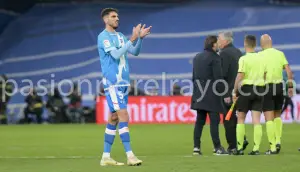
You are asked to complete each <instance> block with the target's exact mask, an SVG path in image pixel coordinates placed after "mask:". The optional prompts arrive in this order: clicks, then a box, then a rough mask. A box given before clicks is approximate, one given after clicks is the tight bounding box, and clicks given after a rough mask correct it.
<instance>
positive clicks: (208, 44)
mask: <svg viewBox="0 0 300 172" xmlns="http://www.w3.org/2000/svg"><path fill="white" fill-rule="evenodd" d="M217 41H218V37H217V36H215V35H209V36H207V37H206V39H205V42H204V49H212V48H213V47H214V44H215V43H217Z"/></svg>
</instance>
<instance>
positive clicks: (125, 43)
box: [98, 8, 151, 166]
mask: <svg viewBox="0 0 300 172" xmlns="http://www.w3.org/2000/svg"><path fill="white" fill-rule="evenodd" d="M101 16H102V19H103V21H104V23H105V29H104V30H103V31H102V32H101V33H100V34H99V35H98V51H99V55H100V63H101V69H102V72H103V85H104V90H105V95H106V100H107V103H108V106H109V108H110V111H111V114H112V115H111V116H109V118H108V124H107V126H106V130H105V137H104V152H103V155H102V159H101V162H100V165H101V166H106V165H124V163H120V162H117V161H115V160H114V159H112V158H111V157H110V152H111V147H112V144H113V142H114V139H115V135H116V128H117V125H118V126H119V135H120V138H121V140H122V143H123V145H124V149H125V151H126V154H127V165H131V166H136V165H141V164H142V161H141V160H139V159H138V158H137V157H136V156H135V155H134V153H133V152H132V149H131V145H130V135H129V129H128V122H129V115H128V112H127V100H128V95H127V94H128V92H129V90H128V87H129V86H130V80H129V67H128V57H127V54H128V53H130V54H132V55H135V56H137V55H139V52H140V49H141V45H142V41H143V38H145V37H146V36H147V35H148V34H150V29H151V26H150V27H147V28H145V25H143V27H141V24H138V25H137V26H136V27H133V30H132V36H131V38H130V40H127V38H126V37H125V36H124V35H123V34H122V33H120V32H116V29H117V28H118V25H119V17H118V11H117V9H114V8H106V9H103V10H102V12H101Z"/></svg>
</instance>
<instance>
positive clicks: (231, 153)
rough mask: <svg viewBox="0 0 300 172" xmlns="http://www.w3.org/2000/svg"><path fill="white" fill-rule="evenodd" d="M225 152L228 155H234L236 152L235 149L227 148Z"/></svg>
mask: <svg viewBox="0 0 300 172" xmlns="http://www.w3.org/2000/svg"><path fill="white" fill-rule="evenodd" d="M227 152H228V154H229V155H236V154H237V149H227Z"/></svg>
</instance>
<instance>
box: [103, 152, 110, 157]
mask: <svg viewBox="0 0 300 172" xmlns="http://www.w3.org/2000/svg"><path fill="white" fill-rule="evenodd" d="M109 157H110V153H107V152H103V155H102V158H109Z"/></svg>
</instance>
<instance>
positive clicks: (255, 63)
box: [232, 35, 266, 155]
mask: <svg viewBox="0 0 300 172" xmlns="http://www.w3.org/2000/svg"><path fill="white" fill-rule="evenodd" d="M244 46H245V50H246V55H244V56H242V57H241V58H240V60H239V69H238V74H237V77H236V80H235V84H234V90H233V92H232V96H233V101H234V102H235V101H237V103H236V106H237V110H238V124H237V133H236V134H237V142H238V146H237V149H238V151H237V155H243V154H244V151H243V149H242V148H243V142H244V136H245V118H246V114H247V112H248V111H251V115H252V122H253V124H254V148H253V151H252V152H250V153H249V155H258V154H259V146H260V143H261V137H262V126H261V124H260V116H261V111H262V104H263V93H264V91H265V81H264V79H265V71H266V69H265V63H262V60H261V58H260V57H259V56H258V54H257V53H256V52H255V47H256V38H255V36H253V35H247V36H246V37H245V39H244ZM240 84H241V87H240ZM237 97H238V100H237Z"/></svg>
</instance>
